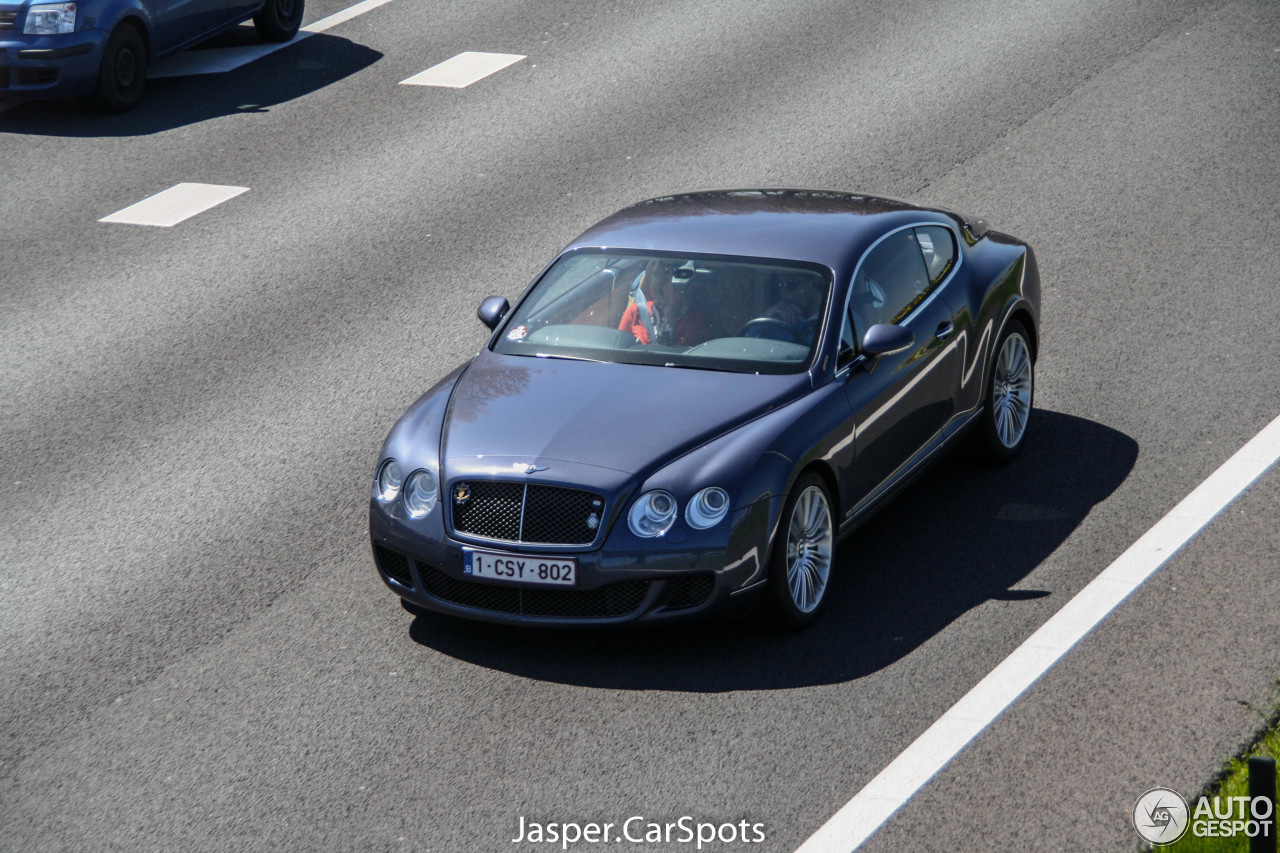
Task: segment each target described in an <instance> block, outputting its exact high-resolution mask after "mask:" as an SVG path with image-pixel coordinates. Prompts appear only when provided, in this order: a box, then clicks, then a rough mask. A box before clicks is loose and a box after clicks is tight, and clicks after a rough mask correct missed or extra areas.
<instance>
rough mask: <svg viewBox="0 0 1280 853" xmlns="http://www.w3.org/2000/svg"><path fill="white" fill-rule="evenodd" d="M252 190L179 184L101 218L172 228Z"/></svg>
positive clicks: (129, 223)
mask: <svg viewBox="0 0 1280 853" xmlns="http://www.w3.org/2000/svg"><path fill="white" fill-rule="evenodd" d="M248 191H249V188H248V187H224V186H219V185H217V184H177V185H176V186H172V187H169V189H167V190H164V191H163V192H158V193H156V194H155V195H153V196H151V197H150V198H144V199H143V200H142V201H140V202H138V203H137V204H131V205H129V206H128V207H126V208H125V209H124V210H119V211H116V212H115V213H113V214H111V215H110V216H104V217H102V218H101V219H99V220H98V221H99V222H116V223H122V224H125V225H156V226H159V227H161V228H168V227H169V226H171V225H177V224H178V223H179V222H181V221H183V220H184V219H190V218H191V217H193V216H195V215H196V214H197V213H204V212H205V211H206V210H208V209H209V208H211V207H216V206H217V205H219V204H222V203H223V202H224V201H227V200H228V199H233V198H235V197H236V196H238V195H240V193H246V192H248Z"/></svg>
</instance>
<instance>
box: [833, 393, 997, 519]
mask: <svg viewBox="0 0 1280 853" xmlns="http://www.w3.org/2000/svg"><path fill="white" fill-rule="evenodd" d="M982 410H983V407H982V406H977V407H975V408H973V409H970V410H969V411H967V412H957V413H956V414H954V415H952V416H951V419H950V420H948V421H947V422H946V424H944V425H943V427H942V429H940V430H938V432H937V433H936V434H935V435H934V437H933V438H932V439H930V440H929V442H928V443H927V444H925V446H924V448H923V449H921V450H920V451H919V452H918V453H916V455H915V456H913V457H911V458H910V459H908V460H907V461H906V462H903V463H902V465H901V466H899V468H898V470H896V471H894V472H893V473H892V474H890V475H889V476H888V477H886V478H885V480H884V482H883V483H881V484H880V485H879V486H877V487H876V488H875V490H874V491H872V492H871V494H869V495H867V496H866V497H865V498H863V499H862V500H861V501H859V502H858V505H857V506H855V507H854V508H853V509H851V510H850V511H849V512H848V514H847V515H846V517H845V520H844V521H843V522H841V524H840V531H839V535H840V536H841V537H844V536H847V535H848V534H850V533H852V532H853V531H854V530H856V529H857V528H858V527H859V526H860V525H861V524H862V523H863V522H864V521H866V520H867V519H868V518H870V517H871V516H872V515H874V514H875V512H876V510H878V509H880V507H882V506H883V505H884V504H885V503H887V502H888V500H889V498H891V497H893V496H894V495H895V494H897V493H898V491H899V490H901V489H902V488H904V487H905V486H906V485H907V484H908V483H910V482H911V481H912V480H913V479H915V478H916V476H917V475H919V474H921V473H923V472H924V470H925V468H926V467H928V463H929V462H930V461H931V460H932V459H933V458H934V457H936V456H939V455H941V454H942V452H943V451H945V450H947V449H949V448H950V447H951V446H952V445H954V444H955V443H956V442H957V441H958V440H959V439H960V438H961V437H962V436H964V434H965V433H966V432H968V430H969V427H970V426H971V425H972V424H973V423H974V422H975V421H976V420H977V419H978V418H979V417H980V416H981V415H982Z"/></svg>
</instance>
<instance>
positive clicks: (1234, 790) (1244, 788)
mask: <svg viewBox="0 0 1280 853" xmlns="http://www.w3.org/2000/svg"><path fill="white" fill-rule="evenodd" d="M1255 755H1264V756H1269V757H1271V758H1274V759H1277V760H1278V761H1280V706H1278V707H1277V708H1276V709H1275V710H1274V711H1273V712H1272V713H1271V718H1270V719H1269V720H1268V721H1267V724H1266V726H1265V728H1264V729H1263V731H1262V732H1261V734H1260V735H1259V736H1258V738H1257V739H1256V740H1255V741H1254V743H1253V744H1251V745H1250V746H1249V747H1248V748H1247V749H1245V750H1244V751H1243V752H1242V753H1241V754H1240V755H1237V756H1236V757H1235V758H1232V759H1230V760H1229V761H1227V762H1226V763H1225V764H1224V765H1223V768H1222V770H1221V771H1219V773H1218V775H1217V776H1216V777H1215V778H1214V779H1213V780H1212V781H1211V782H1210V783H1209V784H1208V785H1207V786H1205V789H1204V790H1203V791H1201V792H1200V793H1198V794H1196V795H1195V796H1194V797H1191V798H1189V799H1188V805H1190V806H1191V813H1192V814H1193V815H1194V814H1195V809H1196V803H1197V802H1198V801H1199V800H1200V797H1201V795H1205V796H1207V797H1209V801H1210V804H1212V803H1213V802H1214V801H1215V800H1216V799H1217V798H1218V797H1236V796H1247V795H1248V793H1249V758H1251V757H1252V756H1255ZM1147 849H1149V850H1150V849H1152V848H1147ZM1154 849H1155V850H1157V851H1159V853H1166V851H1168V853H1248V850H1249V839H1248V838H1247V837H1246V836H1244V835H1238V836H1236V837H1234V838H1197V837H1196V836H1195V835H1193V834H1192V833H1191V832H1188V833H1187V834H1186V835H1184V836H1182V838H1181V840H1179V841H1178V843H1177V844H1170V845H1169V846H1167V847H1156V848H1154Z"/></svg>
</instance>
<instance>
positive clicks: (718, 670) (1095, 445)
mask: <svg viewBox="0 0 1280 853" xmlns="http://www.w3.org/2000/svg"><path fill="white" fill-rule="evenodd" d="M1034 418H1035V420H1034V421H1033V426H1034V432H1033V433H1032V434H1031V435H1029V436H1028V439H1027V445H1026V447H1025V448H1024V449H1023V452H1022V454H1021V455H1020V456H1019V457H1018V458H1017V459H1016V460H1014V461H1013V462H1012V463H1010V464H1008V465H1005V466H1001V467H996V468H992V467H989V466H987V465H985V464H983V463H981V462H978V461H974V460H970V459H967V458H965V457H964V456H963V455H962V454H952V455H951V456H950V457H949V458H947V459H944V460H943V461H942V462H941V463H940V464H938V465H937V466H935V467H934V468H933V469H932V470H931V471H930V472H928V473H927V474H925V475H924V476H923V477H921V478H920V479H919V480H917V481H916V482H915V483H914V484H913V485H912V486H911V487H910V488H909V489H907V490H906V491H905V492H903V493H902V494H901V495H899V496H898V498H897V499H896V500H894V501H893V502H892V503H890V504H889V505H888V506H887V507H885V508H884V509H883V510H882V511H881V512H880V513H879V514H877V515H876V516H875V517H874V518H873V519H872V520H871V521H870V522H868V523H867V524H866V525H864V526H863V527H862V528H861V529H860V530H858V531H857V532H856V533H854V534H853V535H852V536H851V537H849V538H848V539H846V540H845V541H844V542H843V543H841V545H840V547H839V549H838V550H837V553H836V566H835V570H836V571H837V572H840V574H839V575H838V576H836V579H835V580H834V581H833V583H832V587H831V598H830V599H829V600H828V601H827V609H826V610H825V611H824V613H823V614H822V618H821V619H819V620H818V622H817V623H816V624H815V625H813V626H812V627H811V628H809V629H808V630H806V631H803V632H800V633H795V634H792V633H786V632H783V631H780V630H778V629H775V628H770V627H766V626H763V625H761V624H760V623H759V622H758V621H755V620H750V619H730V618H724V619H719V620H715V621H712V622H706V623H698V624H691V625H687V626H685V625H667V626H655V627H649V628H639V627H637V628H631V629H624V630H617V631H581V630H562V629H561V630H540V629H525V628H512V627H507V626H497V625H489V624H485V623H479V622H470V621H466V620H462V619H455V618H452V617H446V616H440V615H437V614H433V613H421V614H420V615H418V616H417V617H416V618H415V619H414V620H413V622H412V624H411V626H410V635H411V636H412V638H413V639H414V640H415V641H417V642H418V643H420V644H422V645H424V646H428V647H430V648H433V649H436V650H437V651H440V652H442V653H444V654H447V655H450V656H452V657H455V658H457V659H460V660H465V661H469V662H471V663H474V664H476V665H478V666H483V667H486V668H489V669H495V670H500V671H503V672H509V673H512V674H515V675H521V676H524V677H526V678H534V679H539V680H543V681H552V682H557V683H564V684H574V685H581V686H589V687H605V688H613V689H623V690H678V691H691V692H701V693H714V692H721V691H728V690H772V689H779V688H788V687H804V686H812V685H818V684H831V683H837V682H844V681H848V680H851V679H856V678H860V677H862V676H865V675H868V674H870V673H874V672H876V671H877V670H880V669H883V668H884V667H886V666H888V665H890V664H892V663H893V662H894V661H896V660H898V659H899V658H902V657H903V656H905V655H907V654H909V653H910V652H911V651H912V650H914V649H916V648H918V647H919V646H920V645H921V644H923V643H924V642H925V641H927V640H928V639H929V638H931V637H933V636H934V635H935V634H937V633H939V632H940V631H942V630H944V629H945V628H946V627H947V626H948V625H949V624H950V623H951V622H952V621H954V620H955V619H957V618H958V617H960V616H961V615H963V614H964V613H965V612H967V611H968V610H970V609H971V608H973V607H976V606H978V605H980V604H982V603H983V602H986V601H990V600H1002V601H1011V602H1017V601H1026V600H1031V599H1037V598H1044V597H1050V598H1054V599H1059V600H1058V601H1056V602H1055V603H1054V607H1053V609H1055V610H1056V609H1057V608H1058V607H1061V606H1062V604H1065V603H1066V601H1067V600H1068V599H1069V598H1070V592H1069V591H1061V592H1056V591H1053V590H1015V589H1014V587H1015V586H1017V585H1018V584H1019V583H1020V582H1021V581H1022V579H1023V578H1025V577H1026V576H1027V575H1028V574H1029V573H1030V572H1031V571H1032V570H1034V569H1035V568H1036V567H1037V566H1038V565H1039V564H1040V563H1041V562H1042V561H1043V560H1044V559H1045V558H1046V557H1047V556H1048V555H1049V554H1051V553H1053V551H1054V550H1056V549H1057V548H1058V546H1059V545H1061V544H1062V543H1063V541H1064V540H1065V539H1066V538H1067V537H1068V536H1070V535H1071V533H1072V531H1074V530H1075V529H1076V527H1077V526H1079V524H1080V523H1081V521H1083V519H1084V518H1085V516H1086V515H1088V513H1089V511H1090V510H1091V509H1092V508H1093V506H1094V505H1095V504H1097V503H1099V502H1100V501H1102V500H1104V499H1105V498H1106V497H1107V496H1108V495H1110V494H1111V493H1112V492H1113V491H1115V489H1116V488H1117V487H1118V486H1119V485H1120V484H1121V483H1122V482H1124V480H1125V478H1126V477H1127V476H1128V475H1129V472H1130V471H1131V470H1132V469H1133V466H1134V462H1135V460H1136V459H1137V456H1138V445H1137V443H1136V442H1135V441H1133V439H1131V438H1129V437H1128V436H1126V435H1124V434H1122V433H1120V432H1117V431H1116V430H1114V429H1111V428H1109V427H1106V426H1103V425H1101V424H1097V423H1094V422H1092V421H1088V420H1084V419H1082V418H1078V417H1073V416H1071V415H1065V414H1061V413H1058V412H1050V411H1045V410H1036V412H1035V415H1034ZM1097 568H1098V570H1101V569H1102V568H1104V567H1103V566H1098V567H1097Z"/></svg>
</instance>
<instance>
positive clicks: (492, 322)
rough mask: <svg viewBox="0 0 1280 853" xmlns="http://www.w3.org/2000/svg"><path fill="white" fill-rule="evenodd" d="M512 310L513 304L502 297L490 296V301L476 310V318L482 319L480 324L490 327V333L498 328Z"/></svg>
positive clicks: (481, 304)
mask: <svg viewBox="0 0 1280 853" xmlns="http://www.w3.org/2000/svg"><path fill="white" fill-rule="evenodd" d="M510 310H511V303H510V302H508V301H507V300H506V298H505V297H502V296H490V297H489V298H488V299H486V300H485V301H483V302H481V303H480V307H479V308H477V309H476V316H477V317H479V318H480V322H481V323H484V324H485V325H486V326H488V327H489V330H490V331H493V330H494V329H496V328H498V324H499V323H501V322H502V318H503V317H505V316H507V312H508V311H510Z"/></svg>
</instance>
